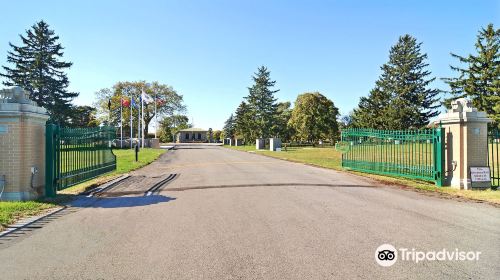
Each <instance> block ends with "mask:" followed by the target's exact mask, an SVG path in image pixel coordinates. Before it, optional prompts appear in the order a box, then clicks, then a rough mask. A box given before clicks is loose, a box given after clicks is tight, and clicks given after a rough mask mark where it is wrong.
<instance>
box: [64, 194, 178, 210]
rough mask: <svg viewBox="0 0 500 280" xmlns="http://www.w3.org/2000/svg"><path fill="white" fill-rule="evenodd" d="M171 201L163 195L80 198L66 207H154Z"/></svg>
mask: <svg viewBox="0 0 500 280" xmlns="http://www.w3.org/2000/svg"><path fill="white" fill-rule="evenodd" d="M172 200H176V198H175V197H169V196H164V195H149V196H120V197H81V198H79V199H77V200H74V201H72V202H70V203H68V206H70V207H76V208H125V207H140V206H148V205H154V204H159V203H165V202H169V201H172Z"/></svg>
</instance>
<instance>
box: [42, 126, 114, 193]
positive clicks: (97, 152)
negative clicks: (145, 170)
mask: <svg viewBox="0 0 500 280" xmlns="http://www.w3.org/2000/svg"><path fill="white" fill-rule="evenodd" d="M45 132H46V134H45V137H46V138H45V139H46V146H45V153H46V157H45V165H46V169H45V185H46V187H45V191H46V195H47V196H55V194H56V192H57V191H58V190H62V189H65V188H67V187H70V186H73V185H76V184H78V183H81V182H83V181H86V180H89V179H92V178H94V177H96V176H98V175H100V174H103V173H106V172H110V171H113V170H115V169H116V156H115V155H114V154H113V151H112V150H111V141H112V140H113V139H114V138H115V136H116V133H115V129H114V128H112V127H96V128H65V127H59V126H58V125H55V124H47V125H46V131H45Z"/></svg>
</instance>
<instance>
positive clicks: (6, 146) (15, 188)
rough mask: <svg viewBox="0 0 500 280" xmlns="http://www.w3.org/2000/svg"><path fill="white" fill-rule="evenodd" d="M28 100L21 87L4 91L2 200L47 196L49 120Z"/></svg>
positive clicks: (0, 102)
mask: <svg viewBox="0 0 500 280" xmlns="http://www.w3.org/2000/svg"><path fill="white" fill-rule="evenodd" d="M28 96H29V95H28V94H27V93H26V92H25V91H23V90H22V89H21V88H18V87H15V88H11V89H3V90H0V178H5V180H4V183H3V185H4V186H3V187H4V189H3V195H2V197H1V200H32V199H36V198H38V197H40V196H42V195H43V192H44V185H45V123H46V121H47V120H48V119H49V116H48V115H47V112H46V111H45V109H43V108H41V107H38V106H36V104H35V103H34V102H33V101H31V100H29V99H28ZM4 176H5V177H4ZM1 189H2V186H1V185H0V190H1Z"/></svg>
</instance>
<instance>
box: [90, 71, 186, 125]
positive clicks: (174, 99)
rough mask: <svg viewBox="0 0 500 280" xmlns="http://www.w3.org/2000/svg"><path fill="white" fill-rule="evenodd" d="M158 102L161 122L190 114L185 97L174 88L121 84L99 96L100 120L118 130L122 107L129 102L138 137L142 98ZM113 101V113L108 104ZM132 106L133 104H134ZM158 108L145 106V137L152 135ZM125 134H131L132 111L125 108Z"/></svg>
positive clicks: (97, 102)
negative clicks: (185, 112) (183, 114)
mask: <svg viewBox="0 0 500 280" xmlns="http://www.w3.org/2000/svg"><path fill="white" fill-rule="evenodd" d="M143 90H144V92H145V93H146V94H148V95H149V96H150V97H152V98H153V99H155V100H156V111H157V114H158V119H159V120H161V119H163V118H164V117H166V116H173V115H174V114H176V113H183V112H184V111H185V110H186V107H185V105H184V104H183V97H182V95H180V94H178V93H177V92H176V91H175V90H174V89H173V88H172V87H171V86H169V85H164V84H160V83H158V82H153V83H146V82H145V81H138V82H118V83H116V84H115V85H114V86H113V87H112V88H110V89H108V88H105V89H101V90H99V91H98V92H96V102H95V103H94V106H95V107H96V108H97V116H98V119H99V120H100V121H101V122H103V123H109V125H114V126H118V125H119V124H120V103H121V102H122V101H123V100H126V101H127V102H128V103H129V104H130V103H132V102H131V100H132V99H133V100H134V103H135V104H136V105H137V106H132V125H133V133H136V131H137V127H138V123H139V122H138V116H139V111H140V96H141V93H142V91H143ZM109 101H111V110H110V109H109V108H108V102H109ZM130 106H131V104H130ZM154 107H155V104H154V103H153V102H152V103H149V104H148V103H146V102H144V122H145V126H144V135H148V128H149V124H150V123H151V121H153V120H154V118H155V110H154ZM122 113H123V130H124V133H127V132H129V131H130V107H123V108H122Z"/></svg>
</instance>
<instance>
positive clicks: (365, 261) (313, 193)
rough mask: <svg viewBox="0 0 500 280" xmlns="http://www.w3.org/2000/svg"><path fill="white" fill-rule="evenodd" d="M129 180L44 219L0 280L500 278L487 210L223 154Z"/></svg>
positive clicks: (495, 225) (162, 164) (185, 155)
mask: <svg viewBox="0 0 500 280" xmlns="http://www.w3.org/2000/svg"><path fill="white" fill-rule="evenodd" d="M174 174H175V175H174ZM132 175H133V176H132V177H131V178H130V179H128V183H123V184H120V185H118V186H116V187H115V188H113V189H111V190H109V191H108V192H107V193H105V194H104V195H103V196H101V197H95V198H82V199H79V200H78V201H76V202H74V203H73V207H71V208H69V209H68V210H65V211H63V212H61V213H59V214H57V215H55V216H54V217H51V218H50V219H49V221H44V222H41V223H38V224H37V225H35V226H34V228H30V229H26V230H24V231H22V232H18V233H17V234H16V235H17V237H16V236H11V237H8V238H3V239H1V240H0V243H2V244H0V268H1V270H0V278H2V279H352V278H370V279H382V278H400V279H402V278H405V279H406V278H409V279H450V278H453V279H470V278H474V279H494V278H497V279H498V276H499V275H500V209H498V208H494V207H492V206H489V205H483V204H478V203H471V202H459V201H454V200H449V199H441V198H435V197H429V196H425V195H422V194H418V193H415V192H411V191H404V190H399V189H395V188H391V187H384V186H379V185H377V183H375V182H372V181H370V180H368V179H364V178H360V177H356V176H353V175H348V174H345V173H341V172H336V171H330V170H325V169H320V168H314V167H310V166H305V165H301V164H296V163H290V162H285V161H280V160H276V159H270V158H267V157H263V156H259V155H254V154H250V153H243V152H238V151H232V150H227V149H224V148H220V147H207V148H201V147H197V148H195V149H187V148H183V149H179V150H175V151H173V152H169V153H167V154H165V155H164V156H162V157H161V158H160V160H158V161H157V162H155V163H154V164H152V165H150V166H147V167H145V168H143V169H141V170H138V171H137V172H134V173H133V174H132ZM163 180H164V182H166V184H165V185H163V186H161V187H160V188H159V189H158V190H153V191H152V192H151V195H149V196H147V195H144V193H145V192H146V193H147V191H148V190H149V189H150V187H151V186H152V185H154V184H155V183H156V182H159V181H163ZM38 227H40V228H38ZM383 243H390V244H392V245H394V246H395V247H397V248H404V247H406V248H409V249H410V250H411V249H412V248H415V249H416V250H420V251H427V250H435V251H437V250H441V249H443V248H446V249H448V250H450V251H454V250H455V248H458V249H459V250H463V251H481V255H480V259H479V261H433V262H432V261H425V262H420V263H418V264H415V263H414V262H409V261H402V260H400V259H399V260H398V261H397V262H396V264H394V265H393V266H391V267H381V266H379V265H378V264H377V263H376V262H375V249H376V248H377V247H378V246H379V245H381V244H383Z"/></svg>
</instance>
